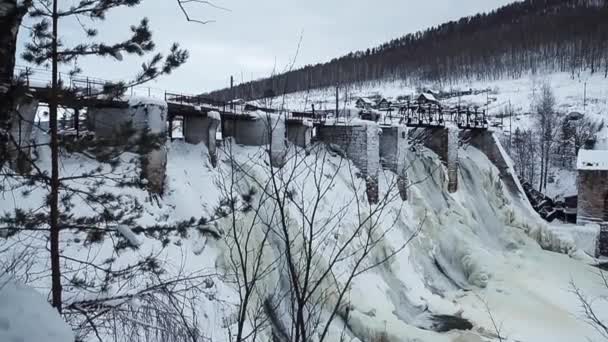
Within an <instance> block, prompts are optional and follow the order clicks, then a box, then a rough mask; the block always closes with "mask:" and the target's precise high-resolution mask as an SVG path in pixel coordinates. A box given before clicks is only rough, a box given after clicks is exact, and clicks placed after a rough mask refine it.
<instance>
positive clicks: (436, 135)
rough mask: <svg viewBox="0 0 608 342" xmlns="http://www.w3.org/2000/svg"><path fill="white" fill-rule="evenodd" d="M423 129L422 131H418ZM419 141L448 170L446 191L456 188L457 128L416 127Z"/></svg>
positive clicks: (453, 190) (451, 191)
mask: <svg viewBox="0 0 608 342" xmlns="http://www.w3.org/2000/svg"><path fill="white" fill-rule="evenodd" d="M421 131H423V132H422V133H420V132H421ZM416 133H417V134H418V135H420V137H421V140H422V141H421V142H422V144H423V145H424V146H426V147H427V148H428V149H430V150H431V151H433V152H435V153H436V154H437V155H438V156H439V159H441V161H442V162H443V163H444V164H445V165H446V167H447V170H448V192H450V193H454V192H456V191H457V190H458V145H459V138H458V129H457V128H455V127H453V128H452V127H449V128H448V127H436V128H422V129H421V128H418V129H416Z"/></svg>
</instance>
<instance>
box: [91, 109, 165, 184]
mask: <svg viewBox="0 0 608 342" xmlns="http://www.w3.org/2000/svg"><path fill="white" fill-rule="evenodd" d="M88 116H89V117H90V120H91V121H92V122H93V127H94V130H95V136H96V137H97V138H101V139H106V140H107V141H109V142H116V143H121V142H122V141H123V140H122V139H137V138H138V137H140V136H141V135H142V134H151V135H155V136H158V137H160V138H164V137H165V135H166V133H167V104H166V103H165V102H164V101H158V100H154V99H147V98H134V99H131V100H130V101H129V104H128V106H127V107H126V108H89V110H88ZM127 127H128V128H130V129H132V130H133V131H132V132H128V133H133V134H132V135H130V136H127V135H126V133H127V132H126V131H125V128H127ZM123 135H125V136H123ZM166 165H167V151H166V149H165V147H164V146H163V145H161V146H160V147H159V148H158V149H156V150H152V151H150V152H147V153H146V154H145V155H144V156H142V173H143V176H144V178H145V179H146V180H147V181H148V189H149V190H150V191H151V192H154V193H162V192H163V188H164V179H165V172H166Z"/></svg>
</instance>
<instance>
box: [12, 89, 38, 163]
mask: <svg viewBox="0 0 608 342" xmlns="http://www.w3.org/2000/svg"><path fill="white" fill-rule="evenodd" d="M37 111H38V100H36V99H34V98H31V97H23V98H21V99H20V100H18V102H17V105H16V107H15V109H14V111H13V112H12V113H11V123H10V127H11V128H10V139H9V141H8V146H7V149H8V158H9V166H10V167H11V168H12V169H13V170H15V171H17V172H19V173H24V174H25V173H28V172H30V171H31V165H30V162H29V160H30V153H31V147H30V145H31V135H32V128H33V127H34V121H35V120H36V112H37Z"/></svg>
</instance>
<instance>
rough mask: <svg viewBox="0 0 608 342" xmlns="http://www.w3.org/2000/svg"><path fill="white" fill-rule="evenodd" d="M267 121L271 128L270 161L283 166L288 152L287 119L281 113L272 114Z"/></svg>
mask: <svg viewBox="0 0 608 342" xmlns="http://www.w3.org/2000/svg"><path fill="white" fill-rule="evenodd" d="M267 121H268V125H269V130H270V163H271V164H272V166H275V167H282V166H283V165H285V156H286V153H287V145H286V143H285V138H286V134H287V126H286V125H285V119H284V118H283V117H282V116H280V115H270V116H268V117H267Z"/></svg>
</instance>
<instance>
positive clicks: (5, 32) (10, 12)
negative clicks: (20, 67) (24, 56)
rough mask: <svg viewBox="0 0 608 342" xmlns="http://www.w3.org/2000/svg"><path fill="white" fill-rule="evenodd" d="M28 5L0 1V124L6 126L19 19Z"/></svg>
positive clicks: (10, 100) (9, 106)
mask: <svg viewBox="0 0 608 342" xmlns="http://www.w3.org/2000/svg"><path fill="white" fill-rule="evenodd" d="M28 7H29V5H28V1H25V3H24V4H22V5H19V4H18V0H1V1H0V124H2V126H3V127H2V128H8V127H6V125H8V124H9V123H10V113H11V112H12V110H13V109H14V108H13V96H12V88H13V87H12V85H13V73H14V71H15V51H16V49H17V35H18V33H19V26H20V25H21V20H22V19H23V16H24V15H25V13H26V12H27V8H28Z"/></svg>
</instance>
